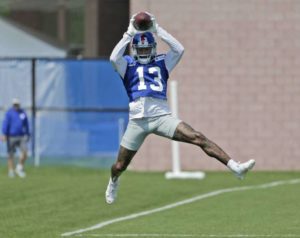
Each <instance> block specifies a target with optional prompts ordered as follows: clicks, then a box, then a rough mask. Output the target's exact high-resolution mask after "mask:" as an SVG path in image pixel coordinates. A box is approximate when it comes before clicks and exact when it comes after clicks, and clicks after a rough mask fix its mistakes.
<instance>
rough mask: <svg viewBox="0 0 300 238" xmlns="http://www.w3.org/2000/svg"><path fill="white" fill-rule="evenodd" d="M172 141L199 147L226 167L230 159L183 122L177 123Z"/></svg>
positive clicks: (216, 146)
mask: <svg viewBox="0 0 300 238" xmlns="http://www.w3.org/2000/svg"><path fill="white" fill-rule="evenodd" d="M173 140H177V141H181V142H186V143H190V144H194V145H197V146H199V147H200V148H201V149H202V150H203V151H204V152H205V153H206V154H207V155H209V156H211V157H214V158H216V159H217V160H219V161H220V162H221V163H223V164H225V165H227V163H228V161H229V160H230V159H231V158H230V157H229V156H228V155H227V154H226V153H225V152H224V151H223V150H222V149H221V148H220V147H219V146H218V145H217V144H216V143H214V142H212V141H211V140H209V139H208V138H207V137H205V136H204V135H203V134H202V133H201V132H199V131H195V130H194V129H193V128H192V127H191V126H189V125H188V124H186V123H185V122H181V123H179V125H178V126H177V128H176V131H175V133H174V136H173Z"/></svg>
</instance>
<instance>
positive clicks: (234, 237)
mask: <svg viewBox="0 0 300 238" xmlns="http://www.w3.org/2000/svg"><path fill="white" fill-rule="evenodd" d="M75 236H76V237H88V236H91V237H160V238H161V237H206V238H207V237H217V238H218V237H223V238H224V237H225V238H227V237H228V238H230V237H231V238H239V237H242V238H244V237H246V238H247V237H249V238H252V237H253V238H255V237H256V238H257V237H271V238H273V237H279V238H289V237H290V238H295V237H300V235H293V234H278V235H276V234H275V235H274V234H272V235H267V234H264V235H254V234H252V235H250V234H233V235H213V234H210V235H208V234H155V233H153V234H84V235H83V234H77V235H75Z"/></svg>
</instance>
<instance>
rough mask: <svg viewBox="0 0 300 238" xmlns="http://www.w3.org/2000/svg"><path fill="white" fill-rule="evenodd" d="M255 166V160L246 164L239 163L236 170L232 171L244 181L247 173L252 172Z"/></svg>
mask: <svg viewBox="0 0 300 238" xmlns="http://www.w3.org/2000/svg"><path fill="white" fill-rule="evenodd" d="M254 165H255V160H254V159H251V160H248V161H247V162H245V163H237V165H236V168H235V169H234V170H232V171H233V173H234V174H235V176H236V177H237V178H238V179H244V177H245V175H246V174H247V172H248V171H249V170H251V169H252V168H253V167H254Z"/></svg>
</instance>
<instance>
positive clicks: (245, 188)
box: [61, 179, 300, 236]
mask: <svg viewBox="0 0 300 238" xmlns="http://www.w3.org/2000/svg"><path fill="white" fill-rule="evenodd" d="M296 183H300V179H293V180H281V181H274V182H271V183H266V184H261V185H253V186H244V187H233V188H226V189H220V190H216V191H212V192H209V193H205V194H202V195H199V196H196V197H192V198H189V199H185V200H182V201H180V202H176V203H171V204H169V205H166V206H163V207H159V208H155V209H152V210H148V211H143V212H139V213H133V214H131V215H128V216H123V217H118V218H115V219H111V220H108V221H104V222H100V223H98V224H96V225H94V226H91V227H87V228H83V229H79V230H76V231H70V232H65V233H63V234H61V236H72V235H76V234H80V233H83V232H87V231H92V230H96V229H100V228H102V227H104V226H108V225H111V224H114V223H117V222H121V221H127V220H132V219H135V218H138V217H142V216H147V215H150V214H153V213H157V212H162V211H165V210H169V209H172V208H174V207H178V206H182V205H185V204H189V203H192V202H196V201H199V200H202V199H205V198H209V197H214V196H217V195H220V194H223V193H230V192H236V191H245V190H251V189H266V188H271V187H276V186H280V185H285V184H296Z"/></svg>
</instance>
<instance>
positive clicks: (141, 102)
mask: <svg viewBox="0 0 300 238" xmlns="http://www.w3.org/2000/svg"><path fill="white" fill-rule="evenodd" d="M157 36H158V37H159V38H161V39H162V40H163V41H164V42H165V43H167V44H168V46H169V47H170V50H169V51H168V52H167V54H166V56H165V65H166V68H167V70H168V72H169V73H170V72H171V71H172V70H173V69H174V67H175V66H176V64H177V63H178V62H179V60H180V59H181V56H182V55H183V52H184V48H183V46H182V45H181V44H180V42H178V41H177V40H176V39H175V38H174V37H173V36H172V35H170V34H169V33H168V32H167V31H165V30H164V29H162V28H161V27H157ZM131 40H132V37H131V36H129V35H128V34H126V33H125V34H124V35H123V38H122V39H121V40H120V41H119V43H118V44H117V45H116V46H115V48H114V49H113V51H112V53H111V56H110V61H111V62H112V64H113V67H114V68H115V69H116V71H117V72H118V73H119V74H120V76H121V77H122V78H124V75H125V73H126V69H127V61H126V60H125V59H124V58H123V54H124V52H125V50H126V47H127V45H128V44H129V43H130V42H131ZM170 113H171V111H170V109H169V106H168V103H167V100H163V99H158V98H152V97H140V98H138V99H136V100H135V101H133V102H130V103H129V119H134V118H143V117H155V116H160V115H165V114H170Z"/></svg>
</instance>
